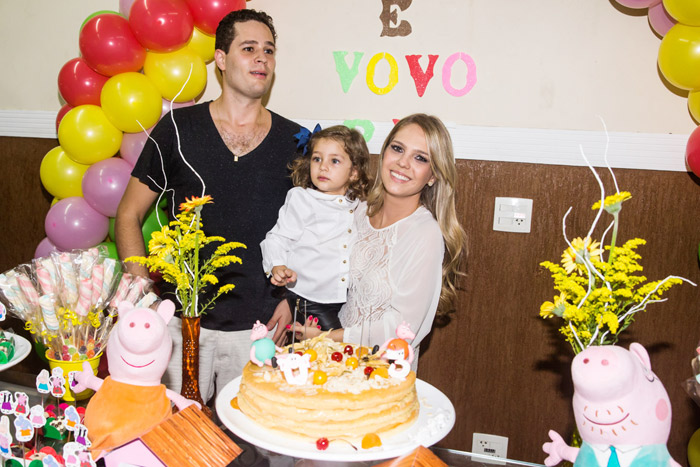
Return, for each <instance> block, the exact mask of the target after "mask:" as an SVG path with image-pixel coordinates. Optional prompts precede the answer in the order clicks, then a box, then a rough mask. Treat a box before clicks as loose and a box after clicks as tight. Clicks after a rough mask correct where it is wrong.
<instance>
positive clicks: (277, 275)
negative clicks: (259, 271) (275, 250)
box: [270, 264, 297, 287]
mask: <svg viewBox="0 0 700 467" xmlns="http://www.w3.org/2000/svg"><path fill="white" fill-rule="evenodd" d="M296 281H297V273H296V272H294V271H292V270H291V269H289V268H288V267H287V266H285V265H284V264H282V265H280V266H274V267H273V268H272V272H271V274H270V282H272V284H273V285H276V286H278V287H283V286H285V285H287V284H289V283H290V282H296Z"/></svg>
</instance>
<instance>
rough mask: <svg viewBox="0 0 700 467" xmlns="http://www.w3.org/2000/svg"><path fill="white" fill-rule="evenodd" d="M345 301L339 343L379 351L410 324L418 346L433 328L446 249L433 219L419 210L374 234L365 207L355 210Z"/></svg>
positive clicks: (363, 203)
mask: <svg viewBox="0 0 700 467" xmlns="http://www.w3.org/2000/svg"><path fill="white" fill-rule="evenodd" d="M353 225H354V227H353V230H354V231H355V234H354V235H356V236H355V237H354V242H353V249H352V254H351V258H350V265H351V267H350V288H349V289H348V301H347V303H346V304H345V305H344V306H343V308H342V309H341V310H340V314H339V317H340V322H341V324H342V325H343V328H344V333H343V341H344V342H353V343H360V344H362V345H368V346H369V347H370V348H371V347H373V346H374V345H382V344H383V343H385V342H386V341H387V340H389V339H393V338H396V327H397V326H398V325H399V324H401V322H403V321H406V322H407V323H409V324H410V326H411V330H412V331H413V332H414V333H415V334H416V338H415V339H414V340H413V341H412V342H411V345H412V346H413V347H414V348H415V350H416V360H415V361H414V367H415V364H416V361H417V356H418V345H419V343H420V341H421V340H423V338H424V337H425V336H427V335H428V333H429V332H430V329H431V328H432V325H433V319H434V318H435V312H436V311H437V306H438V302H439V299H440V291H441V287H442V259H443V255H444V253H445V243H444V240H443V237H442V232H441V231H440V227H439V225H438V223H437V221H436V220H435V218H434V217H433V215H432V214H431V213H430V211H428V210H427V209H426V208H424V207H423V206H420V207H419V208H418V209H417V210H416V211H415V212H413V214H411V215H410V216H408V217H406V218H404V219H401V220H400V221H398V222H395V223H394V224H392V225H390V226H388V227H385V228H382V229H375V228H374V227H372V225H371V224H370V223H369V218H368V217H367V204H366V203H365V202H361V203H360V204H359V205H358V207H357V209H356V210H355V222H354V224H353Z"/></svg>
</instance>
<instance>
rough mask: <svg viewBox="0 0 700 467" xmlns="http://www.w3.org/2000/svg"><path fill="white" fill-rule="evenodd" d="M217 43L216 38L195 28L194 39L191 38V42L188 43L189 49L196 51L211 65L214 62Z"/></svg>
mask: <svg viewBox="0 0 700 467" xmlns="http://www.w3.org/2000/svg"><path fill="white" fill-rule="evenodd" d="M215 43H216V37H214V36H210V35H209V34H207V33H205V32H202V31H201V30H199V29H198V28H196V27H195V28H194V30H193V31H192V37H190V41H189V42H188V43H187V47H189V48H190V49H192V50H194V52H195V53H196V54H197V55H199V56H200V57H202V60H204V63H209V62H211V61H212V60H214V44H215Z"/></svg>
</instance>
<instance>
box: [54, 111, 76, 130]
mask: <svg viewBox="0 0 700 467" xmlns="http://www.w3.org/2000/svg"><path fill="white" fill-rule="evenodd" d="M72 108H73V106H72V105H70V104H66V105H64V106H63V107H61V109H60V110H59V111H58V114H57V115H56V132H58V126H59V125H60V124H61V120H63V116H64V115H65V114H67V113H68V111H69V110H71V109H72Z"/></svg>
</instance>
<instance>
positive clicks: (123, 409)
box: [84, 376, 172, 459]
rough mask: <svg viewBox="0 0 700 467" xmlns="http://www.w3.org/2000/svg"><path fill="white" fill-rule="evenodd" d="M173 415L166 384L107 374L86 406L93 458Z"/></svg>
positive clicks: (146, 431) (143, 432) (86, 418)
mask: <svg viewBox="0 0 700 467" xmlns="http://www.w3.org/2000/svg"><path fill="white" fill-rule="evenodd" d="M170 415H172V408H171V406H170V399H168V396H167V395H166V394H165V385H163V384H159V385H158V386H135V385H133V384H127V383H120V382H118V381H114V380H113V379H112V378H111V377H110V376H108V377H107V378H105V380H104V382H103V383H102V387H101V388H100V390H99V391H97V392H96V393H95V395H93V396H92V399H90V402H89V403H88V405H87V408H86V409H85V420H84V424H85V426H86V427H87V429H88V437H89V439H90V442H91V443H92V445H91V446H90V451H91V452H92V454H93V458H95V459H97V458H98V457H99V456H100V455H101V454H102V451H111V450H112V449H114V448H118V447H119V446H121V445H123V444H125V443H128V442H129V441H131V440H133V439H135V438H138V437H139V436H141V435H143V434H145V433H148V432H149V431H150V430H151V429H152V428H153V427H155V426H156V425H158V424H159V423H160V422H162V421H163V420H165V419H167V418H168V417H169V416H170Z"/></svg>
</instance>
